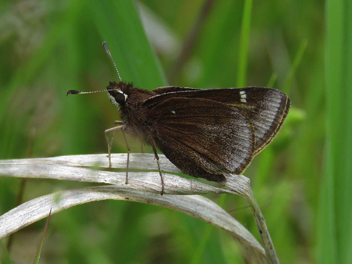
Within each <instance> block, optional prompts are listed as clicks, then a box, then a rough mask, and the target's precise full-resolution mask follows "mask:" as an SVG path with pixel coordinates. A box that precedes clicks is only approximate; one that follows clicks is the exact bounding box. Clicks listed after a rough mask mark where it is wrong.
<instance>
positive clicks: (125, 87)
mask: <svg viewBox="0 0 352 264" xmlns="http://www.w3.org/2000/svg"><path fill="white" fill-rule="evenodd" d="M131 88H132V85H131V84H128V83H125V82H119V83H116V82H110V83H109V85H108V86H107V87H106V89H107V91H108V96H109V99H110V101H111V102H112V103H113V104H114V105H116V106H122V105H124V104H125V103H126V100H127V98H128V94H129V91H130V89H131Z"/></svg>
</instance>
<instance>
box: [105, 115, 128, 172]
mask: <svg viewBox="0 0 352 264" xmlns="http://www.w3.org/2000/svg"><path fill="white" fill-rule="evenodd" d="M116 122H117V121H115V124H116ZM118 122H121V121H118ZM117 124H122V122H121V123H117ZM124 128H125V127H124V126H123V125H122V126H115V127H112V128H109V129H107V130H105V139H106V143H107V144H108V157H109V168H111V147H112V141H113V140H114V136H115V132H116V131H119V130H123V129H124ZM108 133H112V136H111V140H109V137H108Z"/></svg>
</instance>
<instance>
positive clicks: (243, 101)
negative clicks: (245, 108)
mask: <svg viewBox="0 0 352 264" xmlns="http://www.w3.org/2000/svg"><path fill="white" fill-rule="evenodd" d="M240 95H241V102H242V103H247V95H246V92H245V91H240Z"/></svg>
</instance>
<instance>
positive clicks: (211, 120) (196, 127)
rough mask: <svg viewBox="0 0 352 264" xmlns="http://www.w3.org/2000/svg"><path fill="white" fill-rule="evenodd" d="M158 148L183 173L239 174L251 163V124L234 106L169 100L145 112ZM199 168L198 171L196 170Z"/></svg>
mask: <svg viewBox="0 0 352 264" xmlns="http://www.w3.org/2000/svg"><path fill="white" fill-rule="evenodd" d="M146 111H147V116H148V122H150V123H151V124H152V129H153V135H154V137H153V140H154V142H155V143H156V144H157V146H158V148H159V149H160V150H161V151H163V153H164V154H165V155H166V156H167V157H168V158H169V159H170V161H171V162H173V163H174V164H175V165H176V166H177V167H179V168H180V169H181V170H182V171H183V172H185V173H187V174H190V175H192V176H196V177H202V175H197V174H201V173H200V171H201V170H199V168H201V169H202V170H204V171H206V172H207V173H210V174H222V173H226V172H233V173H236V174H240V173H241V172H242V171H243V170H244V169H245V168H246V167H247V166H248V165H249V163H250V162H251V160H252V157H253V152H254V143H255V142H254V134H253V127H252V125H251V122H249V120H248V119H247V117H245V116H244V115H242V114H241V113H240V112H239V111H237V109H236V108H235V107H232V106H230V105H227V104H224V103H221V102H217V101H212V100H208V99H203V98H169V99H166V100H163V102H160V103H158V104H154V105H153V106H152V107H150V108H148V109H146ZM197 167H199V168H197Z"/></svg>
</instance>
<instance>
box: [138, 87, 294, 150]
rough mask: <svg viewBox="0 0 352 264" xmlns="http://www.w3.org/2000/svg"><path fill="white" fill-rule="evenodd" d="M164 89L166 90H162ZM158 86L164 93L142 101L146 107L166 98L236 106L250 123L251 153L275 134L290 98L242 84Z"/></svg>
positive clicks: (264, 144) (275, 91)
mask: <svg viewBox="0 0 352 264" xmlns="http://www.w3.org/2000/svg"><path fill="white" fill-rule="evenodd" d="M166 88H168V89H169V90H163V89H166ZM158 89H161V91H164V93H161V94H158V95H156V96H153V97H152V98H150V99H148V100H147V101H146V102H145V103H144V105H145V106H146V107H153V106H156V105H158V104H160V103H162V102H163V101H165V100H168V99H170V98H194V99H207V100H212V101H216V102H222V103H224V104H227V105H229V106H230V107H232V108H236V110H237V111H238V112H240V113H241V114H242V115H243V116H245V117H247V119H248V120H250V122H251V123H252V125H253V129H254V135H255V150H254V153H253V154H254V155H255V154H257V153H259V152H260V151H261V150H262V149H263V148H264V147H265V146H267V145H268V144H269V143H270V142H271V140H272V139H273V138H274V137H275V135H276V134H277V132H278V131H279V129H280V128H281V126H282V124H283V122H284V120H285V118H286V116H287V114H288V111H289V108H290V100H289V98H288V97H287V95H286V94H285V93H283V92H281V91H279V90H276V89H270V88H261V87H246V88H240V89H235V88H228V89H209V90H205V89H193V90H191V89H189V88H186V89H185V90H182V89H181V88H180V87H163V88H158ZM188 89H189V90H188ZM167 91H169V92H167Z"/></svg>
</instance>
